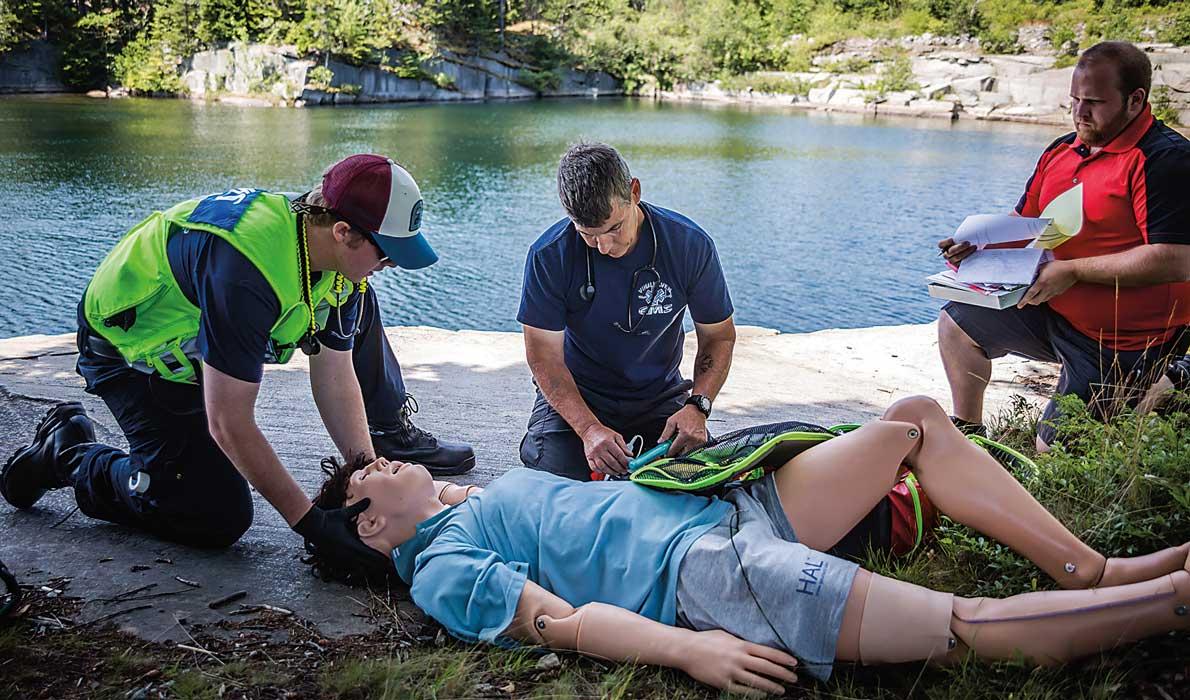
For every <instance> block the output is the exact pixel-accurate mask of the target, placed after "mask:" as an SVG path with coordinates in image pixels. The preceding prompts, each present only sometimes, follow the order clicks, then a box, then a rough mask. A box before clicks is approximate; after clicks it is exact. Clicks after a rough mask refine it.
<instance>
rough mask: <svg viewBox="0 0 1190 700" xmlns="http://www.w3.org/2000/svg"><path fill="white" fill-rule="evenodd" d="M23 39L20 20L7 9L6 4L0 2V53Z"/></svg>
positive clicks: (2, 1)
mask: <svg viewBox="0 0 1190 700" xmlns="http://www.w3.org/2000/svg"><path fill="white" fill-rule="evenodd" d="M23 39H24V36H23V35H22V32H21V23H20V20H18V19H17V16H16V15H15V14H14V13H13V11H12V10H11V9H10V8H9V6H8V3H7V2H5V1H4V0H0V53H3V52H5V51H8V50H9V49H11V48H12V47H14V46H16V45H17V44H19V43H20V42H21V41H22V40H23Z"/></svg>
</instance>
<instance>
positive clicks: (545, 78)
mask: <svg viewBox="0 0 1190 700" xmlns="http://www.w3.org/2000/svg"><path fill="white" fill-rule="evenodd" d="M514 80H516V82H517V83H518V84H520V85H524V86H525V87H527V88H529V89H530V90H532V91H533V92H536V93H537V94H538V95H543V94H545V93H547V92H553V91H554V90H557V89H558V86H559V85H561V84H562V76H560V75H558V73H557V72H556V71H552V70H533V69H531V68H526V69H522V70H520V71H519V72H517V75H516V78H514Z"/></svg>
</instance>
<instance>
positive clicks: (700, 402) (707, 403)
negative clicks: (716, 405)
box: [685, 394, 711, 418]
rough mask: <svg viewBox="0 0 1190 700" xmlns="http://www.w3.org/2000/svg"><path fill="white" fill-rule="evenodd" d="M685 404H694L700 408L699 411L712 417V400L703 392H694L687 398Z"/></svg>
mask: <svg viewBox="0 0 1190 700" xmlns="http://www.w3.org/2000/svg"><path fill="white" fill-rule="evenodd" d="M685 405H687V406H694V407H695V408H697V409H698V411H699V413H701V414H703V415H704V416H706V417H707V418H710V417H711V400H710V399H709V398H707V397H706V396H703V395H702V394H694V395H693V396H691V397H690V398H688V399H686V404H685Z"/></svg>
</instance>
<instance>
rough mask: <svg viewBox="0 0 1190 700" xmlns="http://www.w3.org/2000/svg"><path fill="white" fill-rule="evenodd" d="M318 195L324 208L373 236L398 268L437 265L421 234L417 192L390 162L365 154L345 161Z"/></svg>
mask: <svg viewBox="0 0 1190 700" xmlns="http://www.w3.org/2000/svg"><path fill="white" fill-rule="evenodd" d="M322 196H323V198H324V199H325V200H326V205H327V207H328V208H330V209H331V210H333V211H334V212H335V213H336V214H338V215H339V216H341V217H343V218H344V219H345V220H346V221H347V222H348V223H350V224H351V225H352V226H355V227H356V228H358V229H362V230H364V231H367V232H368V233H370V234H372V240H374V241H375V242H376V245H378V246H379V247H380V250H382V251H384V254H385V255H386V256H388V259H389V260H391V261H393V262H394V263H396V264H397V265H399V266H401V267H403V268H405V269H406V270H416V269H418V268H422V267H428V266H430V265H433V264H434V263H436V262H438V254H437V253H435V252H434V249H433V248H431V247H430V244H429V243H428V242H427V241H426V239H425V236H423V235H421V210H422V200H421V190H419V189H418V187H417V183H416V182H414V180H413V176H412V175H410V174H409V172H408V171H407V170H405V169H404V168H402V167H401V166H399V165H397V164H396V163H394V162H393V160H392V159H391V158H385V157H384V156H378V155H372V154H368V153H360V154H356V155H354V156H348V157H346V158H344V159H343V160H341V161H339V162H338V163H335V164H334V165H332V166H331V167H330V169H329V170H327V171H326V174H325V175H323V177H322Z"/></svg>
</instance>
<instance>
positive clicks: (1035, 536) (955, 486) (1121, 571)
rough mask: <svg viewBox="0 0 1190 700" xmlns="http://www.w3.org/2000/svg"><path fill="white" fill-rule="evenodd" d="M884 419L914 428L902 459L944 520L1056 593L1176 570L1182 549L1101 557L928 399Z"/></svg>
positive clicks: (900, 406) (900, 405) (892, 410)
mask: <svg viewBox="0 0 1190 700" xmlns="http://www.w3.org/2000/svg"><path fill="white" fill-rule="evenodd" d="M884 419H885V420H893V421H904V422H908V423H912V424H914V425H917V426H918V427H919V428H920V429H921V434H922V437H921V440H919V441H918V443H917V444H916V445H915V446H914V448H913V449H912V450H911V451H910V452H909V454H908V456H907V457H906V459H907V461H908V462H909V463H910V465H911V466H912V468H913V472H914V474H916V475H917V478H918V479H919V480H920V481H921V483H922V486H923V488H924V489H925V491H926V493H928V494H929V495H930V498H931V499H933V501H934V504H935V505H937V506H938V508H939V510H941V511H942V512H943V513H945V514H946V515H948V516H950V517H951V518H953V519H954V520H956V521H958V522H960V523H963V524H964V525H968V526H970V527H972V528H975V529H976V530H979V531H980V532H982V533H984V534H986V535H989V536H991V537H994V538H995V539H997V540H999V541H1000V542H1003V543H1004V544H1006V545H1008V546H1009V547H1012V548H1013V549H1014V550H1016V551H1017V552H1019V553H1020V554H1022V555H1023V556H1025V557H1026V558H1028V559H1029V560H1030V561H1032V562H1033V563H1035V564H1037V566H1038V567H1039V568H1041V570H1042V571H1045V572H1046V573H1047V574H1049V575H1050V576H1051V577H1052V578H1053V579H1054V580H1055V581H1057V582H1058V584H1059V585H1061V586H1062V587H1063V588H1087V587H1090V586H1111V585H1121V584H1125V583H1134V582H1137V581H1145V580H1149V579H1153V578H1156V577H1158V576H1161V575H1163V574H1168V573H1171V572H1173V571H1177V570H1179V569H1181V568H1182V564H1183V563H1184V562H1185V561H1186V555H1187V552H1190V549H1188V548H1187V545H1181V546H1180V547H1171V548H1169V549H1166V550H1163V551H1161V552H1156V553H1154V554H1150V555H1146V556H1143V557H1131V558H1113V559H1106V558H1105V557H1104V556H1103V555H1101V554H1099V553H1098V552H1096V551H1095V550H1093V549H1092V548H1090V547H1089V546H1087V545H1086V544H1084V543H1083V542H1082V541H1081V540H1079V539H1078V538H1077V537H1075V535H1074V534H1073V533H1071V532H1070V531H1069V530H1067V529H1066V527H1065V526H1064V525H1062V523H1060V522H1059V521H1058V520H1057V518H1055V517H1054V516H1053V515H1052V514H1050V513H1049V511H1047V510H1046V509H1045V508H1044V507H1043V506H1042V505H1041V504H1040V503H1038V502H1037V501H1036V499H1034V498H1033V496H1032V495H1031V494H1030V493H1029V492H1028V491H1026V490H1025V488H1024V487H1023V486H1021V485H1020V483H1018V482H1017V481H1016V479H1014V478H1012V475H1011V474H1009V473H1008V472H1006V471H1005V470H1004V469H1003V468H1002V467H1001V466H1000V465H999V463H997V462H996V460H995V459H993V458H992V457H991V455H989V454H987V453H986V452H985V451H983V450H982V449H981V448H979V447H977V446H976V445H974V444H973V443H971V441H970V440H967V439H966V437H964V436H963V435H962V433H960V432H959V431H958V430H957V429H956V428H955V427H954V426H953V425H952V424H951V422H950V419H949V418H948V417H947V416H946V414H945V412H943V410H942V408H941V407H940V406H939V405H938V404H937V403H936V402H935V401H933V400H932V399H929V398H926V397H922V396H915V397H910V398H907V399H902V400H900V401H897V402H896V403H894V404H893V405H892V406H890V407H889V409H888V410H887V411H885V413H884Z"/></svg>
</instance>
